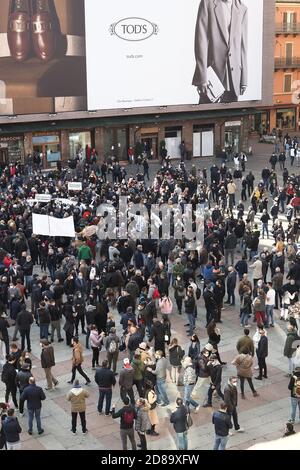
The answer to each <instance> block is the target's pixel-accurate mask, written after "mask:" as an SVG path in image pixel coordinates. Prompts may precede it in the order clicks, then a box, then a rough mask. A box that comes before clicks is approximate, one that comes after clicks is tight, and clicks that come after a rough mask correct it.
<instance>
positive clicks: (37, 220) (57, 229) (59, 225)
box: [32, 214, 75, 238]
mask: <svg viewBox="0 0 300 470" xmlns="http://www.w3.org/2000/svg"><path fill="white" fill-rule="evenodd" d="M32 232H33V233H34V234H35V235H44V236H48V237H69V238H74V237H75V227H74V218H73V217H67V218H65V219H56V218H55V217H49V216H48V215H40V214H32Z"/></svg>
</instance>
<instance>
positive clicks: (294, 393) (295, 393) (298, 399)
mask: <svg viewBox="0 0 300 470" xmlns="http://www.w3.org/2000/svg"><path fill="white" fill-rule="evenodd" d="M288 388H289V390H290V391H291V418H290V420H289V422H290V423H293V424H294V423H295V420H296V413H297V408H298V410H299V421H300V367H296V368H295V371H294V373H293V375H292V377H291V380H290V383H289V387H288Z"/></svg>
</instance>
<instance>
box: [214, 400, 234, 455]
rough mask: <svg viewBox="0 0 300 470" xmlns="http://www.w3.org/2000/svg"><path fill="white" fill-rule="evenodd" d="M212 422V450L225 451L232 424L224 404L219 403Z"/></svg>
mask: <svg viewBox="0 0 300 470" xmlns="http://www.w3.org/2000/svg"><path fill="white" fill-rule="evenodd" d="M212 422H213V425H214V427H215V442H214V447H213V450H226V446H227V443H228V439H229V430H230V429H231V428H232V422H231V417H230V415H229V413H227V405H226V404H225V403H221V405H220V409H219V411H215V412H214V414H213V417H212Z"/></svg>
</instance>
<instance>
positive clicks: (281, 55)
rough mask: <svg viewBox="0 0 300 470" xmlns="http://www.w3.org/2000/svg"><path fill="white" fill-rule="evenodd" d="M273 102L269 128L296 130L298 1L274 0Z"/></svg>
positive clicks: (299, 46) (299, 44)
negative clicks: (275, 0)
mask: <svg viewBox="0 0 300 470" xmlns="http://www.w3.org/2000/svg"><path fill="white" fill-rule="evenodd" d="M275 10H276V12H275V34H276V36H275V54H274V56H275V71H274V100H273V101H274V103H273V109H271V110H270V121H269V129H270V131H272V129H274V128H277V129H282V130H283V131H284V132H291V131H298V130H299V125H300V118H299V104H300V2H299V1H284V0H281V1H277V2H276V9H275Z"/></svg>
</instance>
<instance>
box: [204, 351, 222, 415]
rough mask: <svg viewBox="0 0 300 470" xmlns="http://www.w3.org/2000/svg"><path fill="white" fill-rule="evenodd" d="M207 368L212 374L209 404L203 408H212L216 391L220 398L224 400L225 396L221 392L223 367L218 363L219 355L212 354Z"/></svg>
mask: <svg viewBox="0 0 300 470" xmlns="http://www.w3.org/2000/svg"><path fill="white" fill-rule="evenodd" d="M207 368H208V370H209V373H210V387H209V390H208V397H207V403H206V404H205V405H204V406H203V408H211V407H212V397H213V393H214V391H216V392H217V394H218V396H219V397H220V398H222V400H224V395H223V393H222V390H221V385H222V366H221V364H220V362H219V361H218V358H217V355H216V354H212V355H211V356H210V358H209V361H208V363H207Z"/></svg>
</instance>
